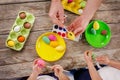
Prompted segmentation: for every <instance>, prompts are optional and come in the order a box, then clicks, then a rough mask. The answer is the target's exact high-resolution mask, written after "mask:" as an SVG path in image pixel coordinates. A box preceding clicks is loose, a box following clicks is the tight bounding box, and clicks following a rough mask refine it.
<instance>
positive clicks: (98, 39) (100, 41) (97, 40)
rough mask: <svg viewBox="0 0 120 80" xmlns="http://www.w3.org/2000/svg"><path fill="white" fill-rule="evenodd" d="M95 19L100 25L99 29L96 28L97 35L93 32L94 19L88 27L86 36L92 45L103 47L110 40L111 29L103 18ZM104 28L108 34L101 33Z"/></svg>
mask: <svg viewBox="0 0 120 80" xmlns="http://www.w3.org/2000/svg"><path fill="white" fill-rule="evenodd" d="M95 21H97V22H98V23H99V25H100V28H99V30H96V35H94V34H92V33H91V28H93V23H94V21H92V22H91V23H90V24H89V25H88V26H87V28H86V31H85V37H86V40H87V42H88V43H89V44H90V45H91V46H93V47H95V48H102V47H104V46H106V45H107V44H108V43H109V42H110V39H111V30H110V28H109V26H108V25H107V24H106V23H105V22H103V21H101V20H95ZM102 30H106V31H107V35H102V34H101V31H102Z"/></svg>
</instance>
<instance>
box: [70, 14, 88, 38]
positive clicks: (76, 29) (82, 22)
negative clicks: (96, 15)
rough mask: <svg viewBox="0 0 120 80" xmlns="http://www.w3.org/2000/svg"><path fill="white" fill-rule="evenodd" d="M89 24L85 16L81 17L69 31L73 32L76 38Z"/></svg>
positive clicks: (71, 25)
mask: <svg viewBox="0 0 120 80" xmlns="http://www.w3.org/2000/svg"><path fill="white" fill-rule="evenodd" d="M88 23H89V19H87V18H86V17H85V16H84V15H81V16H79V17H78V18H76V19H75V20H74V21H73V22H72V23H71V24H70V26H68V30H69V31H72V32H73V33H74V34H75V35H76V36H78V35H80V34H82V33H83V32H84V31H85V29H86V27H87V25H88Z"/></svg>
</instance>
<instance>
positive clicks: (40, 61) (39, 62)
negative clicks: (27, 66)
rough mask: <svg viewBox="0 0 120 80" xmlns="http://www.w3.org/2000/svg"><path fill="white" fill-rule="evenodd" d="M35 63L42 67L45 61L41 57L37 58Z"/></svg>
mask: <svg viewBox="0 0 120 80" xmlns="http://www.w3.org/2000/svg"><path fill="white" fill-rule="evenodd" d="M37 64H38V66H39V67H40V68H44V67H45V61H43V60H42V59H39V60H38V61H37Z"/></svg>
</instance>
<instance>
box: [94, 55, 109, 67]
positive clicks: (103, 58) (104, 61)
mask: <svg viewBox="0 0 120 80" xmlns="http://www.w3.org/2000/svg"><path fill="white" fill-rule="evenodd" d="M96 60H97V61H98V62H99V63H100V64H105V65H108V64H109V63H110V59H109V58H108V57H107V56H99V57H97V58H96Z"/></svg>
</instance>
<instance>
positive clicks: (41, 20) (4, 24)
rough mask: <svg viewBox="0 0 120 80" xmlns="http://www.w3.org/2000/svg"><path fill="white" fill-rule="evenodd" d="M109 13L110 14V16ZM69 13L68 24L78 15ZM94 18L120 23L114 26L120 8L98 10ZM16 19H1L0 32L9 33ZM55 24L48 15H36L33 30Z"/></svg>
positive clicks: (118, 19) (119, 20) (118, 20)
mask: <svg viewBox="0 0 120 80" xmlns="http://www.w3.org/2000/svg"><path fill="white" fill-rule="evenodd" d="M108 13H109V16H108ZM66 14H67V15H68V18H67V21H66V23H67V24H66V25H69V24H70V23H71V22H72V21H73V20H74V19H75V18H76V17H77V16H76V15H74V14H69V13H68V12H67V13H66ZM117 15H118V16H117ZM93 19H99V20H103V21H105V22H107V23H118V24H115V25H114V26H119V23H120V10H117V11H102V12H97V13H96V15H95V16H94V18H93ZM14 20H15V19H7V20H6V19H3V20H0V23H1V24H0V26H1V27H0V34H8V33H9V31H10V30H11V27H12V25H13V23H14ZM52 25H53V24H52V23H51V20H50V18H49V17H48V15H44V16H43V15H41V16H39V17H36V20H35V24H34V26H33V29H32V31H36V30H43V29H46V30H47V29H52V27H51V26H52Z"/></svg>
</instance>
